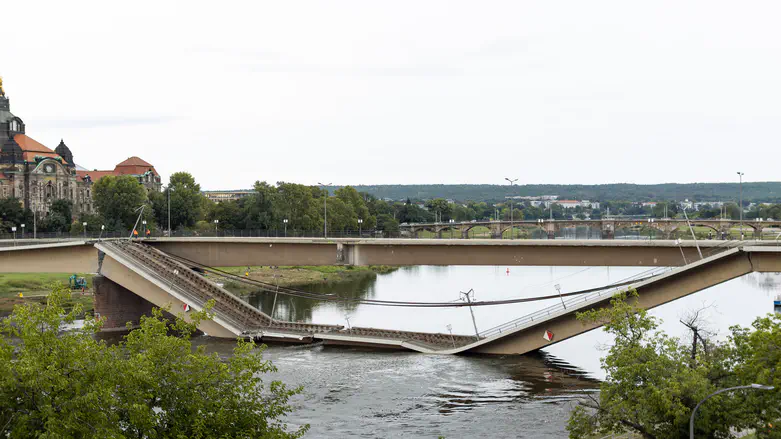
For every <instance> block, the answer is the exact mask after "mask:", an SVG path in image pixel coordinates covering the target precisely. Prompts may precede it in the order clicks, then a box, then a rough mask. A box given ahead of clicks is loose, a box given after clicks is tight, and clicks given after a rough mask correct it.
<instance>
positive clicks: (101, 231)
mask: <svg viewBox="0 0 781 439" xmlns="http://www.w3.org/2000/svg"><path fill="white" fill-rule="evenodd" d="M104 230H106V226H105V225H103V224H101V225H100V235H98V241H100V238H102V237H103V231H104Z"/></svg>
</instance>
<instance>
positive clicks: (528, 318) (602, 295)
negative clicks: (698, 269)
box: [479, 267, 674, 338]
mask: <svg viewBox="0 0 781 439" xmlns="http://www.w3.org/2000/svg"><path fill="white" fill-rule="evenodd" d="M672 270H674V268H672V267H663V268H654V269H651V270H647V271H645V272H643V273H638V274H636V275H634V276H630V277H628V278H626V279H625V280H624V281H629V280H632V279H637V278H639V277H648V276H658V275H660V274H662V273H665V272H668V271H672ZM630 288H632V286H631V285H622V286H619V287H610V286H607V287H605V289H603V290H599V291H595V292H593V293H587V294H584V295H582V296H576V297H574V298H572V299H569V300H565V301H564V302H563V303H557V304H556V305H552V306H549V307H547V308H543V309H540V310H537V311H535V312H533V313H531V314H527V315H525V316H522V317H519V318H516V319H513V320H510V321H509V322H506V323H502V324H501V325H498V326H494V327H493V328H489V329H486V330H485V331H481V332H480V333H479V335H480V338H487V337H492V336H494V335H498V334H501V333H503V332H507V331H508V330H512V329H515V328H517V327H519V326H521V325H523V324H526V323H531V322H534V321H535V320H542V319H545V318H547V317H550V316H552V315H554V314H555V313H557V312H559V311H566V310H567V309H568V308H573V307H574V306H576V305H582V304H587V303H592V302H601V301H602V300H605V299H607V298H610V297H613V296H614V295H615V294H616V293H618V292H620V291H626V290H628V289H630ZM551 300H555V299H551Z"/></svg>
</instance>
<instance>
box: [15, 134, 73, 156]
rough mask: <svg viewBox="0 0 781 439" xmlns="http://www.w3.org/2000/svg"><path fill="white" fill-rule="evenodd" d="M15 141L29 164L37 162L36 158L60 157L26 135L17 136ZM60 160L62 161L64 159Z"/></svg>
mask: <svg viewBox="0 0 781 439" xmlns="http://www.w3.org/2000/svg"><path fill="white" fill-rule="evenodd" d="M14 140H15V141H16V143H18V144H19V147H20V148H21V149H22V159H24V160H27V161H28V162H32V161H35V156H42V157H50V158H53V159H54V158H57V157H60V156H59V154H57V153H56V152H54V151H52V150H51V149H49V148H47V147H46V146H44V145H42V144H41V143H38V142H37V141H36V140H35V139H33V138H31V137H27V136H26V135H24V134H17V135H15V136H14ZM60 158H61V159H62V157H60ZM62 162H63V163H67V162H66V161H65V159H62Z"/></svg>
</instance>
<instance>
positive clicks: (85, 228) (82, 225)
mask: <svg viewBox="0 0 781 439" xmlns="http://www.w3.org/2000/svg"><path fill="white" fill-rule="evenodd" d="M81 227H82V228H84V239H87V222H86V221H84V222H83V223H81Z"/></svg>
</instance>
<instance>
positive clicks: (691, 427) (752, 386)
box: [689, 384, 775, 439]
mask: <svg viewBox="0 0 781 439" xmlns="http://www.w3.org/2000/svg"><path fill="white" fill-rule="evenodd" d="M741 389H751V390H773V389H775V387H773V386H765V385H762V384H750V385H748V386H736V387H727V388H726V389H721V390H717V391H715V392H713V393H711V394H710V395H708V396H706V397H705V399H703V400H702V401H700V402H698V403H697V405H696V406H694V410H692V416H691V418H689V439H694V416H695V415H696V414H697V409H698V408H700V406H701V405H702V403H704V402H705V401H707V400H709V399H710V398H711V397H713V396H716V395H718V394H719V393H724V392H731V391H733V390H741Z"/></svg>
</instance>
